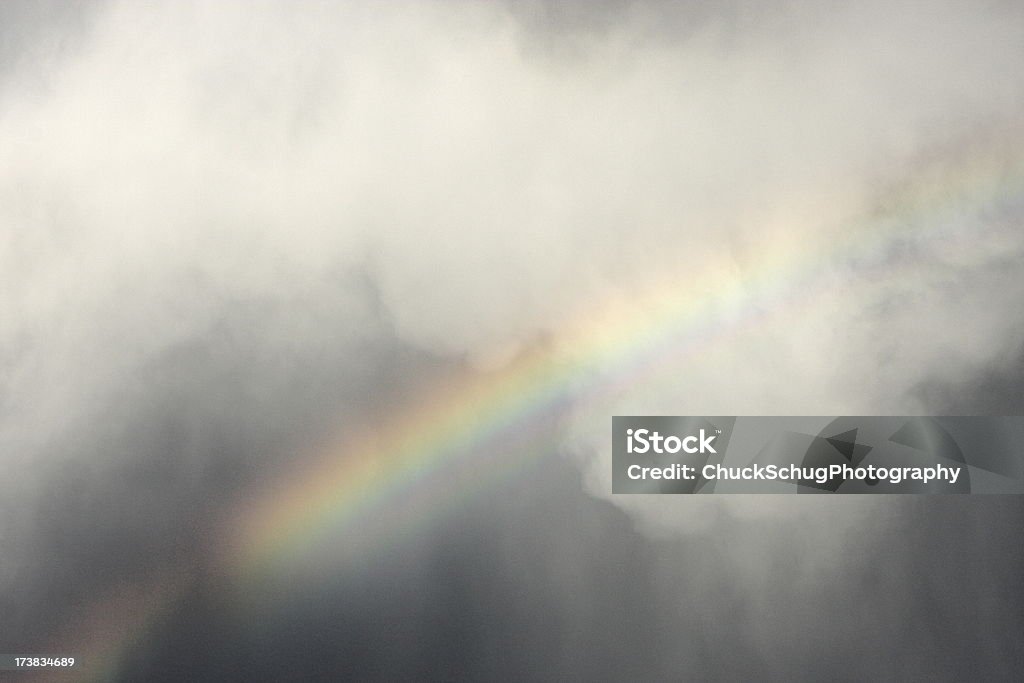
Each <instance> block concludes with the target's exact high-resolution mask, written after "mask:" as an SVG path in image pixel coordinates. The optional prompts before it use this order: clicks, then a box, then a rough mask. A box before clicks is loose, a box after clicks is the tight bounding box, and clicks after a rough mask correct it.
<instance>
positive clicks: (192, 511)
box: [0, 0, 1024, 680]
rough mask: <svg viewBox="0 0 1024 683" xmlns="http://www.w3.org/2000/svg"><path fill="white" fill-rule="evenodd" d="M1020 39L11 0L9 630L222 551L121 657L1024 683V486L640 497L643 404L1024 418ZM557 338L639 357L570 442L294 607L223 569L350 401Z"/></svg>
mask: <svg viewBox="0 0 1024 683" xmlns="http://www.w3.org/2000/svg"><path fill="white" fill-rule="evenodd" d="M1021 44H1024V15H1022V10H1021V7H1020V6H1019V3H1010V2H1006V3H1000V2H989V3H978V2H970V3H968V2H953V1H950V0H943V1H942V2H937V3H931V4H930V5H929V7H928V11H927V12H923V11H922V10H921V8H920V7H919V6H915V5H914V4H913V3H892V2H863V3H856V4H855V5H851V6H849V7H845V8H838V9H837V8H835V7H834V6H832V5H829V6H828V7H826V6H825V4H824V3H812V2H787V3H777V4H772V5H770V6H769V5H766V4H765V3H754V2H732V3H723V4H721V5H718V6H716V8H714V9H713V8H711V7H709V6H708V5H707V3H653V2H650V3H648V2H637V3H630V2H609V3H602V4H600V5H594V4H591V3H583V2H571V3H543V2H531V3H514V4H511V3H510V4H509V5H507V6H506V5H503V4H498V3H494V4H488V3H469V2H455V1H452V2H435V3H411V2H410V3H388V4H386V5H377V4H374V5H370V4H367V3H362V4H356V3H341V2H339V3H313V2H297V3H283V2H282V3H274V2H269V3H260V4H258V5H255V4H251V3H232V2H219V3H198V2H197V3H189V2H176V3H133V2H90V3H75V4H68V3H35V2H6V3H3V4H0V159H2V160H3V161H2V163H0V311H2V314H0V457H2V458H3V459H4V463H3V464H4V466H5V468H4V469H5V472H6V473H7V474H6V476H5V477H4V478H3V480H2V481H0V547H2V552H0V610H2V611H3V613H4V614H5V624H4V625H3V626H0V652H22V651H32V650H36V649H38V648H39V647H42V646H43V645H42V644H44V643H47V642H49V639H50V638H51V636H52V634H54V633H55V632H59V631H61V629H62V628H66V624H67V623H69V620H72V618H73V616H74V615H75V614H77V613H78V612H79V611H81V610H85V609H87V608H88V606H89V605H92V604H95V603H97V602H100V603H102V597H101V596H104V595H108V594H109V593H110V591H111V590H114V591H116V590H119V588H118V587H119V586H131V585H145V583H146V581H147V579H148V578H149V577H152V576H153V575H154V574H156V573H158V572H159V570H160V569H161V567H167V566H171V565H173V566H178V565H179V564H180V563H182V562H183V561H185V560H187V561H188V562H187V564H189V566H198V567H200V569H199V570H196V574H195V576H194V577H192V578H191V580H190V582H189V584H188V588H187V590H186V591H185V593H184V595H183V596H182V597H180V598H179V599H177V600H175V601H174V602H173V604H172V605H171V606H170V607H169V608H168V612H167V615H168V616H167V617H166V620H165V621H164V622H161V623H159V624H158V625H156V626H154V627H153V628H152V629H151V630H150V631H148V632H147V634H146V637H145V638H143V639H141V642H140V643H139V644H138V646H137V647H135V648H134V649H132V650H131V651H130V652H129V653H128V654H127V659H126V660H125V662H124V664H123V667H122V669H121V670H120V672H119V675H120V677H121V678H122V679H123V680H139V679H146V680H186V679H187V680H224V679H231V678H239V679H248V680H252V679H253V678H260V677H263V678H273V679H275V680H287V679H288V677H289V676H292V677H293V678H294V679H295V680H309V679H310V678H311V677H313V678H316V677H318V676H319V677H320V678H322V679H324V680H336V679H337V678H339V677H352V678H356V677H357V678H380V679H390V680H394V679H396V678H408V677H413V676H419V677H429V678H433V679H437V678H472V679H479V678H508V679H516V680H522V679H548V680H550V679H551V678H578V679H580V680H602V679H604V680H613V679H622V678H636V677H641V678H651V679H665V678H679V677H693V678H708V677H710V678H722V679H733V680H735V679H737V678H750V677H754V676H757V677H771V678H777V679H783V680H795V679H820V678H821V677H822V675H832V676H839V677H847V678H850V679H861V678H866V677H869V676H870V677H872V678H881V679H885V680H888V679H896V678H900V679H905V678H928V679H934V680H956V679H962V678H963V677H966V676H972V677H981V678H991V679H1000V678H1009V672H1010V671H1011V667H1012V666H1013V665H1014V662H1016V663H1017V665H1019V662H1020V661H1021V657H1022V656H1024V652H1022V649H1021V648H1022V646H1021V642H1024V641H1022V639H1021V638H1020V633H1021V630H1022V623H1021V618H1020V616H1019V615H1020V613H1021V610H1020V605H1021V597H1022V596H1021V589H1020V587H1019V580H1018V577H1019V576H1020V575H1021V573H1022V572H1021V570H1022V569H1024V567H1022V564H1024V563H1022V555H1021V553H1020V551H1019V550H1017V548H1018V547H1019V545H1020V544H1019V543H1017V542H1016V534H1017V533H1018V532H1017V530H1018V529H1019V528H1020V523H1021V521H1022V513H1024V507H1022V506H1024V503H1021V502H1018V501H1017V500H1015V499H1000V498H985V499H982V498H980V497H979V498H963V499H956V500H954V499H940V498H930V499H924V498H920V499H917V498H915V499H907V500H903V499H901V500H884V501H882V500H875V499H869V500H855V501H845V500H844V501H839V502H835V501H832V500H826V501H824V502H822V501H820V500H815V501H811V502H808V501H806V500H804V498H805V497H800V498H799V499H795V498H794V499H785V500H782V499H776V500H771V501H768V500H762V499H759V498H751V499H743V500H732V501H726V500H721V499H715V500H711V501H704V500H701V501H696V500H693V499H687V498H684V497H676V498H673V499H669V498H668V497H630V498H629V499H628V500H623V499H622V497H618V498H613V497H612V496H611V494H610V485H609V484H608V481H607V480H606V479H607V478H608V477H609V476H610V469H609V468H610V465H609V457H610V453H609V450H610V443H608V442H607V425H608V417H609V416H610V415H612V414H780V413H781V414H786V413H791V414H844V413H845V414H889V413H892V414H929V413H932V414H943V413H945V414H956V413H964V414H971V413H981V414H1012V413H1020V411H1021V398H1020V397H1021V396H1022V395H1024V309H1022V307H1021V306H1020V305H1019V302H1020V301H1021V299H1022V295H1024V269H1022V267H1024V230H1022V228H1021V216H1022V210H1024V206H1022V202H1021V196H1022V194H1021V191H1022V186H1021V183H1022V182H1024V169H1022V164H1024V149H1022V140H1024V136H1022V135H1021V133H1022V130H1021V124H1020V120H1019V118H1020V117H1019V112H1020V111H1021V109H1022V105H1024V81H1022V80H1021V79H1020V78H1018V77H1017V75H1018V74H1020V73H1024V71H1022V70H1024V52H1022V51H1021V49H1020V45H1021ZM666 301H670V302H676V301H678V302H683V303H684V304H685V303H686V302H693V303H692V307H693V310H699V311H701V314H700V315H699V316H695V317H694V318H692V319H691V318H686V317H685V316H681V317H678V318H673V319H672V321H671V322H670V324H669V323H657V322H656V321H657V320H659V319H658V318H657V316H656V315H655V312H656V311H657V310H658V306H659V305H661V304H662V303H663V302H666ZM684 308H685V306H684ZM685 310H690V309H689V308H685ZM708 311H711V312H708ZM580 321H584V323H585V324H582V329H583V330H584V331H585V333H584V334H582V335H581V334H580V329H581V323H580ZM594 321H600V322H596V323H595V322H594ZM628 325H635V326H636V330H637V332H636V334H631V333H628V329H629V328H628V327H626V326H628ZM710 329H713V330H717V332H716V333H715V336H714V337H713V340H712V342H711V343H708V344H707V345H706V347H704V348H703V349H702V350H701V351H700V352H699V353H694V352H691V351H690V350H689V347H688V346H687V344H686V343H685V342H686V340H687V339H688V338H689V336H688V335H696V334H700V333H701V331H703V330H710ZM624 330H626V331H624ZM652 330H653V331H656V332H660V333H661V334H662V335H663V338H664V339H665V340H666V341H665V342H664V343H663V344H661V345H660V346H659V347H658V350H657V353H654V352H645V353H644V354H643V359H644V363H641V364H640V366H642V367H646V368H648V371H646V372H640V371H639V370H637V369H636V368H635V367H633V366H630V365H624V364H621V363H619V362H612V360H609V358H608V357H602V356H593V355H589V354H588V355H585V354H583V352H582V351H581V349H588V348H590V346H588V344H593V345H595V346H599V343H598V340H600V339H603V338H606V337H605V335H607V337H608V338H611V337H613V336H614V338H616V339H621V340H622V341H619V342H616V344H617V346H616V348H620V349H622V350H623V352H627V351H628V350H629V349H634V348H635V349H639V348H643V346H642V345H643V343H644V340H645V339H648V338H650V336H649V335H648V333H649V332H650V333H651V334H653V332H651V331H652ZM659 338H662V337H659ZM529 353H541V354H547V355H548V356H550V357H551V358H554V359H562V360H565V361H567V362H571V361H575V360H580V359H581V358H582V360H588V361H591V362H593V361H594V359H595V358H597V361H598V362H596V363H594V365H593V367H591V368H590V370H588V375H587V380H588V381H594V384H593V386H595V387H597V388H596V389H594V390H593V391H588V392H585V393H583V394H581V395H577V396H575V400H573V401H572V402H569V403H565V404H563V403H559V404H558V405H557V406H555V407H553V408H552V409H551V410H550V412H549V413H548V414H545V415H544V416H543V418H542V419H541V420H540V421H539V426H536V425H535V429H537V430H538V433H539V434H540V438H539V441H538V443H539V444H540V445H532V446H531V448H533V449H535V450H536V449H539V450H540V451H541V452H543V454H544V456H543V458H542V459H541V461H540V462H541V465H538V466H537V467H535V468H531V469H528V470H526V471H525V472H524V473H522V474H521V475H519V476H515V477H509V478H506V479H503V480H502V481H500V482H499V483H498V484H496V485H494V488H492V489H487V490H486V493H484V494H481V495H477V496H470V497H468V498H466V499H465V500H464V501H463V502H460V503H459V504H458V505H455V506H454V508H453V509H452V510H449V511H448V512H447V513H446V514H443V515H438V516H437V517H436V518H431V519H428V520H425V521H423V522H422V529H421V532H420V533H418V534H417V535H415V536H414V537H412V538H408V539H406V540H404V541H403V542H402V543H398V544H396V545H389V546H388V549H387V550H386V551H384V552H383V553H381V554H379V555H374V556H373V557H367V558H365V561H363V562H362V563H360V564H359V565H358V567H357V568H355V569H352V568H348V569H346V570H344V571H342V570H340V569H339V570H338V571H337V572H336V574H337V575H333V574H331V572H326V573H324V574H319V575H317V577H316V578H315V579H311V580H309V581H308V582H304V583H302V584H301V587H300V588H296V587H294V586H293V587H292V588H291V589H283V588H282V587H281V584H280V583H278V582H275V581H274V580H272V579H267V581H268V583H267V584H266V585H262V586H260V585H257V586H255V587H250V590H252V591H254V593H256V594H259V593H260V592H261V591H262V593H263V595H264V596H267V595H270V596H278V595H279V598H277V599H274V600H270V599H269V598H266V599H256V598H254V599H253V601H252V602H253V604H251V605H241V606H240V605H238V604H236V603H235V602H233V599H232V598H231V597H230V596H231V595H232V587H231V586H226V585H225V583H224V580H223V578H220V577H217V576H214V575H215V574H216V571H214V570H210V571H209V575H208V574H205V573H204V572H203V571H202V569H201V568H202V567H203V566H204V562H208V561H210V560H209V556H210V554H211V549H210V545H209V544H210V534H211V529H214V528H216V526H217V523H218V522H217V520H218V519H219V517H218V516H219V515H220V514H222V513H223V512H224V510H225V509H226V508H227V507H230V501H232V500H234V499H235V498H236V497H245V496H247V495H251V494H250V493H249V492H250V491H252V490H253V489H252V488H251V487H252V486H253V484H254V482H256V481H260V480H261V479H262V478H263V477H266V476H268V475H267V473H268V472H276V471H279V470H288V469H290V468H293V467H294V468H301V466H302V465H303V462H302V459H303V458H304V457H307V456H303V455H301V454H302V453H306V452H308V449H309V448H311V446H312V444H314V443H317V442H318V441H319V440H320V439H321V438H322V437H323V435H325V434H327V433H333V432H337V431H341V432H344V431H345V430H348V429H363V428H365V425H366V424H383V423H386V422H387V421H388V420H391V419H396V416H397V417H400V416H401V414H402V412H403V411H404V410H406V409H407V408H406V407H405V406H407V404H408V401H409V400H410V397H411V396H417V395H421V392H422V391H423V387H431V386H436V385H437V384H439V383H441V382H443V381H445V380H446V379H447V378H450V377H453V376H467V375H469V376H472V375H478V374H486V373H491V372H499V373H500V372H501V368H502V367H506V366H507V365H508V364H509V363H514V362H515V360H514V359H515V358H516V357H517V356H519V355H521V354H529ZM475 448H477V449H478V450H479V453H478V454H477V455H478V457H480V458H499V457H502V456H506V457H514V456H515V454H516V453H517V451H516V450H515V449H513V448H512V447H511V446H509V445H508V443H505V442H504V441H502V440H500V439H496V440H495V441H494V442H490V441H488V442H483V443H479V444H477V445H476V446H475ZM517 448H518V447H517ZM503 449H504V450H503ZM438 479H439V481H440V482H442V483H440V484H438V487H439V489H438V490H439V491H440V492H441V495H443V496H451V497H452V498H453V499H454V498H458V499H459V500H460V501H461V500H462V490H461V489H462V487H464V486H465V482H460V481H459V478H458V473H457V472H455V471H453V470H452V471H450V470H448V469H444V468H442V469H441V470H440V471H439V474H438ZM445 482H447V483H445ZM396 507H399V506H396ZM390 514H393V515H397V516H399V517H400V516H401V515H402V514H403V512H402V511H401V509H397V510H396V511H393V512H391V513H390ZM345 533H347V532H346V531H344V530H342V531H339V532H338V534H337V535H336V536H331V537H329V538H328V539H326V540H325V545H326V546H327V547H328V549H329V548H330V547H331V546H332V545H336V546H337V547H339V548H341V547H345V545H346V543H348V540H349V539H346V537H345ZM279 580H280V579H279ZM254 611H256V613H257V617H258V618H253V612H254ZM210 643H217V644H218V647H216V648H213V647H211V646H210ZM183 653H189V654H183ZM289 658H290V660H289ZM285 660H289V661H291V663H290V664H288V665H287V666H286V665H284V664H283V663H282V662H283V661H285ZM295 660H298V661H299V662H301V663H295ZM311 661H315V662H317V668H316V669H315V670H314V669H311V668H308V667H307V666H305V663H308V662H311ZM242 662H246V663H245V664H244V667H248V668H241V667H243V665H242Z"/></svg>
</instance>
